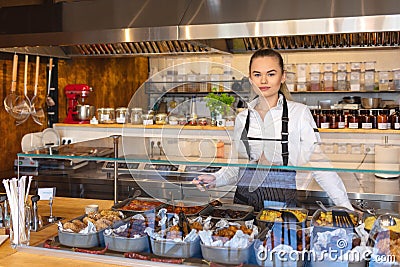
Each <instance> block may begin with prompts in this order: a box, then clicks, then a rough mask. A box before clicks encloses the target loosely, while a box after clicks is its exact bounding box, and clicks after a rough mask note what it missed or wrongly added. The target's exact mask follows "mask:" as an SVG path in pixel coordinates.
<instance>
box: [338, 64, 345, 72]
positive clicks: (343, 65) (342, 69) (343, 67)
mask: <svg viewBox="0 0 400 267" xmlns="http://www.w3.org/2000/svg"><path fill="white" fill-rule="evenodd" d="M337 71H338V72H339V71H343V72H346V71H347V63H345V62H340V63H338V64H337Z"/></svg>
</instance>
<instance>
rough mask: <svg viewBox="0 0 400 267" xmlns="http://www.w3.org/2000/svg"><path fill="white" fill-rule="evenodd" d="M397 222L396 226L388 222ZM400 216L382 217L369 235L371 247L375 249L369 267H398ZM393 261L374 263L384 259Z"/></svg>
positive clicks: (399, 255)
mask: <svg viewBox="0 0 400 267" xmlns="http://www.w3.org/2000/svg"><path fill="white" fill-rule="evenodd" d="M392 220H393V221H395V222H396V224H395V225H392V226H390V225H388V224H387V222H390V221H392ZM399 242H400V216H399V215H398V214H394V213H386V214H382V215H380V216H379V217H378V218H377V219H376V221H375V222H374V225H373V227H372V230H371V231H370V233H369V245H370V246H372V247H373V248H374V249H373V250H372V251H373V253H372V255H371V262H370V265H369V266H398V265H399V263H400V251H399V249H398V247H399V245H398V244H399ZM384 256H386V259H387V260H389V259H391V260H393V261H392V262H380V264H378V262H374V260H376V259H379V258H378V257H380V258H381V259H382V258H384Z"/></svg>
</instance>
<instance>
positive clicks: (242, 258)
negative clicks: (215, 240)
mask: <svg viewBox="0 0 400 267" xmlns="http://www.w3.org/2000/svg"><path fill="white" fill-rule="evenodd" d="M253 244H254V241H253V242H251V243H250V244H249V245H248V246H247V247H246V248H230V247H217V246H207V245H204V244H203V243H201V244H200V245H201V253H202V255H203V258H204V259H205V260H208V261H211V262H219V263H223V264H242V263H248V262H249V260H250V256H251V255H252V248H253Z"/></svg>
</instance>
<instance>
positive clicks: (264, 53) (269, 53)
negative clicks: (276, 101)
mask: <svg viewBox="0 0 400 267" xmlns="http://www.w3.org/2000/svg"><path fill="white" fill-rule="evenodd" d="M259 57H274V58H276V59H278V62H279V67H280V68H281V71H282V74H284V72H285V69H284V64H283V58H282V55H281V54H280V53H279V52H277V51H275V50H273V49H270V48H262V49H259V50H257V51H256V52H254V54H253V55H252V56H251V58H250V63H249V73H250V72H251V64H253V59H255V58H259ZM279 92H280V93H282V94H283V95H284V96H285V97H286V99H287V100H293V98H292V95H291V94H290V92H289V89H288V88H287V85H286V82H283V83H281V88H279Z"/></svg>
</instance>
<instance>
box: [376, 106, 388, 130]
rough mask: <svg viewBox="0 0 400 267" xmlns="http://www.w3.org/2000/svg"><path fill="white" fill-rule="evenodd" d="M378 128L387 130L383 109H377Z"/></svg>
mask: <svg viewBox="0 0 400 267" xmlns="http://www.w3.org/2000/svg"><path fill="white" fill-rule="evenodd" d="M378 129H379V130H387V116H386V112H385V111H384V110H380V111H379V115H378Z"/></svg>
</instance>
